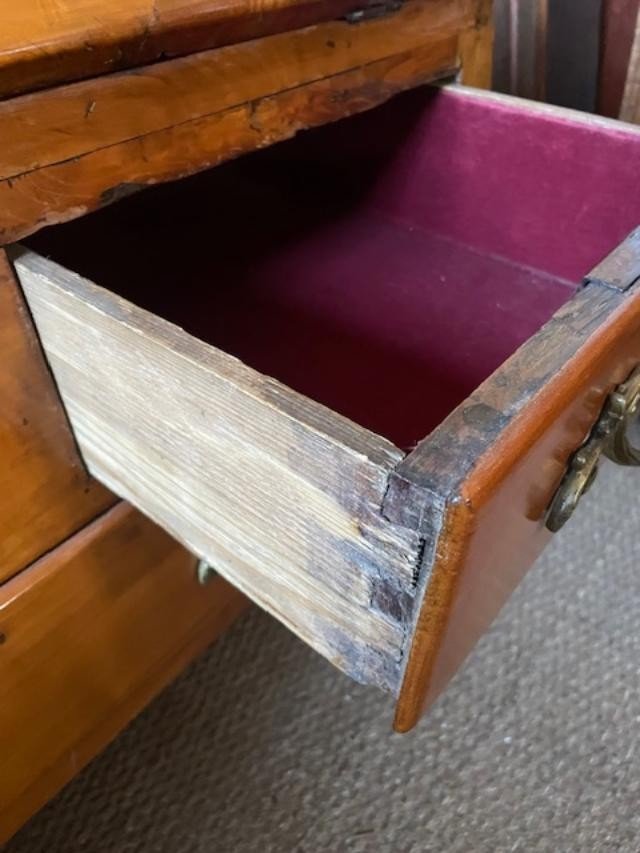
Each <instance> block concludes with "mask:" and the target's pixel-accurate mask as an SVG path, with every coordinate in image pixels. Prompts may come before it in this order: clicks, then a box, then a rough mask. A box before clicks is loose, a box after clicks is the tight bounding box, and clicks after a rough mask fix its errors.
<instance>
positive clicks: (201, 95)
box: [0, 0, 468, 243]
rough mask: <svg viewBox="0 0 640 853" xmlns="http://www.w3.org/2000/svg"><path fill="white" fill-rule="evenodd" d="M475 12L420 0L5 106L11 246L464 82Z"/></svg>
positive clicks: (2, 220)
mask: <svg viewBox="0 0 640 853" xmlns="http://www.w3.org/2000/svg"><path fill="white" fill-rule="evenodd" d="M461 16H462V19H461ZM465 16H467V17H468V8H467V5H466V4H464V3H462V2H461V0H457V2H456V4H454V5H452V4H451V3H450V2H448V0H438V2H426V3H411V4H409V5H408V6H407V9H406V10H403V11H402V12H399V13H398V14H397V15H396V16H395V17H394V18H393V19H389V20H386V19H383V20H380V21H371V22H368V23H366V24H362V25H358V26H357V27H353V26H351V25H349V24H347V23H344V22H343V23H340V22H334V23H331V24H327V25H320V26H318V27H314V28H310V29H308V30H304V31H301V32H299V33H293V34H290V35H288V36H273V37H271V38H269V39H262V40H261V41H259V42H252V43H248V44H245V45H238V46H234V47H230V48H223V49H221V50H219V51H213V52H211V53H210V54H201V55H199V56H198V57H189V58H187V59H181V60H175V61H174V62H170V63H164V64H162V65H159V66H157V67H155V69H144V71H141V72H135V73H133V72H128V73H123V74H120V75H114V76H113V77H109V78H103V79H101V80H97V81H89V82H88V83H79V84H75V85H74V86H70V87H67V88H66V89H63V90H60V91H58V92H56V91H54V92H53V93H51V92H45V93H43V94H42V95H39V94H36V95H28V96H24V97H23V98H17V99H13V100H11V101H7V102H5V104H4V105H3V104H0V128H2V130H1V135H2V138H3V139H6V140H11V141H10V142H8V143H7V148H6V150H5V151H4V152H3V158H2V162H3V164H4V165H3V167H2V174H3V176H4V180H0V242H2V243H10V242H15V241H16V240H17V239H20V238H21V237H23V236H25V235H26V234H28V233H30V232H32V231H34V230H36V229H37V228H39V227H41V226H43V225H48V224H52V223H55V222H59V221H64V220H66V219H69V218H73V217H76V216H79V215H81V214H83V213H86V212H87V211H89V210H90V209H92V208H95V207H97V206H100V205H103V204H107V203H109V202H111V201H114V200H116V199H117V198H119V197H121V196H122V195H124V194H127V193H131V192H133V191H135V190H136V189H140V188H141V187H142V186H143V185H145V184H149V183H154V182H157V181H160V180H170V179H173V178H176V177H181V176H184V175H186V174H190V173H193V172H195V171H198V170H199V169H204V168H208V167H210V166H212V165H216V164H217V163H219V162H221V161H222V160H225V159H229V158H232V157H236V156H238V155H239V154H241V153H243V152H246V151H249V150H253V149H255V148H259V147H262V146H265V145H271V144H273V143H274V142H276V141H278V140H280V139H284V138H287V137H289V136H292V135H294V134H295V133H296V132H298V131H299V130H301V129H303V128H306V127H311V126H315V125H318V124H322V123H325V122H327V121H334V120H336V119H337V118H340V117H342V116H345V115H349V114H351V113H353V112H358V111H361V110H364V109H368V108H370V107H372V106H374V105H375V104H378V103H380V102H381V101H383V100H386V99H387V98H389V97H390V96H391V95H393V94H394V93H396V92H399V91H402V90H403V89H407V88H410V87H413V86H416V85H419V84H421V83H425V82H428V81H430V80H433V79H435V78H438V77H441V76H443V75H447V74H452V73H453V71H454V69H455V68H456V66H457V63H458V30H459V29H460V27H461V26H462V21H463V20H467V17H465ZM265 69H270V70H265Z"/></svg>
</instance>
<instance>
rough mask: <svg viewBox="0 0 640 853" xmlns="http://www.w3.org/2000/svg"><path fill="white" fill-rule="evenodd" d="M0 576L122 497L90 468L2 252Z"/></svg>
mask: <svg viewBox="0 0 640 853" xmlns="http://www.w3.org/2000/svg"><path fill="white" fill-rule="evenodd" d="M0 352H2V370H1V371H0V404H1V406H2V417H1V418H0V458H1V459H2V464H1V465H0V582H1V581H3V580H6V579H7V578H9V577H11V576H12V575H14V574H15V573H16V572H19V571H20V570H21V569H23V568H24V567H25V566H27V565H28V564H29V563H31V562H32V561H33V560H35V559H36V558H37V557H39V556H40V555H41V554H43V553H44V552H45V551H48V550H49V549H50V548H53V547H54V546H56V545H57V544H58V543H59V542H61V541H62V540H63V539H65V538H66V537H67V536H69V535H70V534H72V533H74V532H75V531H76V530H78V529H79V528H80V527H82V526H83V525H84V524H86V523H87V522H88V521H90V520H91V519H92V518H94V517H95V516H96V515H97V514H98V513H100V512H102V511H103V510H104V509H106V508H107V507H108V506H110V505H111V504H113V503H114V501H115V498H114V496H113V495H111V494H110V493H109V492H108V491H107V490H106V489H105V488H104V487H103V486H101V485H100V484H99V483H96V482H95V480H93V479H92V478H91V477H90V476H89V475H88V473H87V472H86V470H85V468H84V466H83V464H82V462H81V460H80V457H79V455H78V452H77V450H76V446H75V443H74V439H73V436H72V433H71V429H70V427H69V425H68V422H67V419H66V416H65V413H64V410H63V408H62V404H61V402H60V399H59V397H58V394H57V391H56V388H55V385H54V383H53V379H52V378H51V375H50V373H49V369H48V367H47V365H46V363H45V360H44V357H43V355H42V351H41V349H40V344H39V342H38V339H37V337H36V334H35V332H34V330H33V325H32V322H31V318H30V316H29V313H28V311H27V308H26V306H25V304H24V301H23V299H22V294H21V292H20V288H19V286H18V284H17V282H16V280H15V278H14V276H13V272H12V270H11V268H10V266H9V264H8V262H7V259H6V256H5V254H4V252H0Z"/></svg>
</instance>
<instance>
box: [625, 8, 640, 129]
mask: <svg viewBox="0 0 640 853" xmlns="http://www.w3.org/2000/svg"><path fill="white" fill-rule="evenodd" d="M620 118H621V119H622V120H623V121H631V122H634V124H640V12H638V16H637V19H636V27H635V32H634V38H633V46H632V48H631V57H630V59H629V67H628V69H627V78H626V81H625V87H624V95H623V97H622V105H621V107H620Z"/></svg>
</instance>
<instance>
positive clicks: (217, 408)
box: [14, 250, 421, 693]
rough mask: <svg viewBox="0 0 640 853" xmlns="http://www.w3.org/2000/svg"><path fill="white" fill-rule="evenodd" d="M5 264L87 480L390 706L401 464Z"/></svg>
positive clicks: (75, 288) (397, 642)
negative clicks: (390, 497) (392, 496)
mask: <svg viewBox="0 0 640 853" xmlns="http://www.w3.org/2000/svg"><path fill="white" fill-rule="evenodd" d="M14 262H15V265H16V269H17V271H18V275H19V277H20V279H21V282H22V285H23V288H24V290H25V293H26V295H27V298H28V300H29V303H30V306H31V310H32V312H33V314H34V317H35V320H36V324H37V326H38V329H39V332H40V335H41V338H42V340H43V344H44V347H45V351H46V352H47V356H48V358H49V362H50V364H51V366H52V369H53V371H54V375H55V376H56V379H57V382H58V387H59V389H60V393H61V396H62V399H63V401H64V403H65V405H66V408H67V412H68V414H69V418H70V420H71V423H72V425H73V427H74V430H75V433H76V437H77V440H78V444H79V446H80V449H81V451H82V453H83V455H84V458H85V461H86V463H87V465H88V467H89V470H90V471H91V472H92V473H93V474H94V476H96V477H97V478H98V479H100V480H101V481H102V482H104V483H105V484H108V485H109V486H110V487H111V488H112V489H113V490H114V491H115V492H117V493H118V494H120V495H121V496H122V497H125V498H126V499H127V500H129V501H130V502H132V503H133V504H134V505H136V506H137V507H138V508H139V509H141V510H142V511H143V512H144V513H145V514H146V515H148V516H149V517H151V518H152V519H153V520H154V521H156V522H157V523H159V524H161V525H162V526H163V527H164V528H165V529H167V530H168V531H169V532H170V533H172V534H173V535H174V536H175V537H176V538H177V539H178V540H179V541H181V542H182V543H183V544H184V545H186V546H187V547H188V548H189V550H191V551H192V552H194V553H196V554H198V555H199V556H202V557H204V558H205V559H207V560H209V561H210V562H211V563H212V564H213V565H216V566H217V567H218V568H219V570H220V572H221V574H223V575H224V576H225V577H227V579H229V580H230V581H231V582H232V583H234V584H235V585H236V586H238V587H239V588H240V589H241V590H242V591H243V592H245V593H246V594H247V595H249V597H251V598H253V599H254V600H256V601H258V603H260V604H261V605H262V606H263V607H265V608H266V609H267V610H269V611H270V612H272V613H273V614H274V615H276V616H277V617H278V618H279V619H280V620H281V621H283V622H284V623H285V624H287V625H288V627H290V628H291V629H292V630H293V631H294V632H295V633H297V634H298V635H299V636H301V637H302V638H303V639H305V640H306V641H307V642H308V643H309V644H310V645H312V646H313V647H314V648H316V650H317V651H319V652H320V653H322V654H323V655H325V656H326V657H328V658H329V659H330V660H331V661H332V662H333V663H334V664H335V665H337V666H338V667H339V668H341V669H343V670H344V671H346V672H347V673H348V674H349V675H351V676H352V677H353V678H356V679H357V680H360V681H363V682H365V683H371V684H377V685H378V686H380V687H382V688H383V689H386V690H389V691H391V692H393V693H395V692H396V691H397V689H398V685H399V673H400V663H401V660H402V648H403V645H404V642H405V634H406V625H407V621H408V619H409V615H410V613H411V610H412V604H413V594H414V578H415V575H416V573H417V565H418V562H419V560H420V556H421V553H420V537H419V535H418V534H417V533H416V531H414V530H411V529H410V528H406V527H403V526H402V525H400V524H396V523H393V522H390V521H389V520H388V519H386V518H384V516H383V515H382V512H381V506H382V501H383V498H384V493H385V490H386V486H387V481H388V475H389V472H390V471H391V470H392V469H393V467H394V466H395V465H396V464H397V462H398V461H399V460H400V459H401V458H402V455H403V454H402V452H401V451H400V450H398V449H397V448H396V447H395V446H394V445H393V444H391V442H389V441H387V440H386V439H383V438H381V437H379V436H377V435H375V434H374V433H371V432H369V431H367V430H365V429H364V428H362V427H360V426H358V425H357V424H354V423H352V422H351V421H349V420H348V419H346V418H343V417H340V416H339V415H337V414H336V413H334V412H332V411H331V410H329V409H326V408H325V407H324V406H322V405H321V404H318V403H315V402H313V401H310V400H307V399H306V398H305V397H303V396H302V395H299V394H297V393H296V392H294V391H291V390H290V389H288V388H286V387H285V386H283V385H281V384H280V383H278V382H277V381H275V380H272V379H269V378H268V377H264V376H262V375H261V374H259V373H257V372H256V371H254V370H252V369H251V368H249V367H246V366H245V365H243V364H242V363H241V362H240V361H238V360H237V359H235V358H233V357H232V356H229V355H227V354H226V353H223V352H221V351H219V350H215V349H214V348H213V347H210V346H208V345H207V344H204V343H202V342H200V341H198V340H197V339H195V338H192V337H191V336H190V335H187V334H186V333H185V332H183V331H182V330H180V329H179V328H178V327H176V326H173V325H172V324H171V323H168V322H167V321H164V320H162V319H160V318H158V317H156V316H155V315H153V314H151V313H149V312H146V311H143V310H142V309H139V308H136V307H135V306H133V305H131V303H128V302H127V301H126V300H123V299H120V298H119V297H117V296H115V295H113V294H111V293H109V292H108V291H105V290H103V289H102V288H99V287H97V286H96V285H93V284H92V283H90V282H87V281H85V280H84V279H81V278H80V276H77V275H75V274H74V273H71V272H69V271H68V270H65V269H64V268H62V267H59V266H58V265H56V264H54V263H53V262H50V261H47V260H46V259H43V258H41V257H40V256H38V255H36V254H35V253H32V252H29V251H20V250H18V251H17V253H16V254H15V256H14ZM88 339H90V340H91V342H92V343H91V344H88V342H87V341H88ZM128 353H129V354H128ZM158 369H159V370H160V371H161V376H162V383H160V384H158V383H155V382H153V380H152V377H153V376H154V375H157V371H158ZM142 376H146V377H147V381H146V382H145V383H144V387H142V386H140V387H137V389H136V388H134V386H135V385H136V382H137V383H138V384H139V383H140V381H142V380H141V378H140V377H142ZM98 377H100V378H99V379H98ZM187 377H189V379H187ZM178 380H179V381H180V383H181V385H183V386H184V387H188V388H189V394H188V395H187V396H188V398H189V399H190V400H191V402H189V403H188V404H186V403H185V400H186V399H187V398H186V397H185V395H184V394H183V393H182V392H180V391H178V390H177V386H176V382H178ZM183 397H184V399H181V402H180V404H179V408H177V409H176V408H175V406H174V408H173V409H172V411H173V412H174V415H175V420H174V418H172V417H167V416H166V415H165V414H164V413H165V411H166V410H167V404H166V401H168V400H173V399H176V400H177V399H178V398H183ZM163 401H165V402H164V403H163ZM175 405H178V403H177V402H176V404H175ZM185 407H186V408H185ZM187 409H188V410H189V411H188V412H187ZM201 409H202V411H201ZM205 410H206V411H205ZM185 429H186V436H185V437H183V435H184V432H185ZM222 486H224V488H222ZM194 495H198V499H197V500H194V498H193V496H194ZM212 519H216V521H215V524H214V523H213V522H212Z"/></svg>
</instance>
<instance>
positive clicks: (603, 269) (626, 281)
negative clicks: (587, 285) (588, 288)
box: [587, 228, 640, 290]
mask: <svg viewBox="0 0 640 853" xmlns="http://www.w3.org/2000/svg"><path fill="white" fill-rule="evenodd" d="M639 278H640V228H636V230H635V231H633V232H632V233H631V234H630V235H629V236H628V237H627V239H626V240H625V241H624V242H623V243H621V244H620V245H619V246H616V248H615V249H614V250H613V252H611V254H610V255H607V257H606V258H605V259H604V260H603V261H601V262H600V263H599V264H598V265H597V266H596V267H595V269H593V270H591V272H590V273H589V275H588V276H587V281H588V282H598V283H600V284H602V285H604V286H606V287H613V288H615V289H616V290H628V289H629V288H630V287H631V285H632V284H635V283H636V281H638V279H639Z"/></svg>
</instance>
